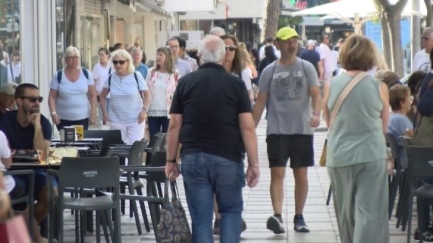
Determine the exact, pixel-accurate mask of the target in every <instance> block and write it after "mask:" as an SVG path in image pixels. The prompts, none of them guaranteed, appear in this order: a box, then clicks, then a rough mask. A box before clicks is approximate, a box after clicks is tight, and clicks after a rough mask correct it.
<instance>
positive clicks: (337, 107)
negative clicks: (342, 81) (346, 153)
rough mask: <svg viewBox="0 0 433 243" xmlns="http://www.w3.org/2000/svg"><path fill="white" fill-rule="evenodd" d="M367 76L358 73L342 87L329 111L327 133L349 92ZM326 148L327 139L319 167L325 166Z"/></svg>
mask: <svg viewBox="0 0 433 243" xmlns="http://www.w3.org/2000/svg"><path fill="white" fill-rule="evenodd" d="M367 76H368V73H366V72H360V73H358V74H357V75H356V76H355V77H353V79H352V80H351V81H350V82H349V83H348V84H347V85H346V87H344V89H343V91H341V93H340V95H339V96H338V98H337V100H336V101H335V104H334V107H332V110H331V115H330V121H329V129H328V132H329V131H331V128H332V124H334V121H335V118H336V117H337V115H338V112H339V111H340V109H341V106H342V105H343V103H344V101H345V100H346V98H347V96H348V95H349V94H350V92H351V91H352V90H353V88H355V86H356V85H357V84H359V82H361V80H363V79H364V78H365V77H367ZM327 148H328V139H326V140H325V144H324V145H323V150H322V155H321V156H320V161H319V165H320V166H326V152H327Z"/></svg>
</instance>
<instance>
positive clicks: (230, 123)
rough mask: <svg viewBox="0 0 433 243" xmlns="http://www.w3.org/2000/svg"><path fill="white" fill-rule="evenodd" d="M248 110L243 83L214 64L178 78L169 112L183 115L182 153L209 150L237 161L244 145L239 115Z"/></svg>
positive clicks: (246, 92) (206, 151) (203, 66)
mask: <svg viewBox="0 0 433 243" xmlns="http://www.w3.org/2000/svg"><path fill="white" fill-rule="evenodd" d="M247 112H251V102H250V99H249V96H248V91H247V89H246V87H245V83H244V82H243V81H242V80H241V79H240V78H238V77H236V76H234V75H232V74H230V73H228V72H227V71H226V70H225V69H224V67H223V66H221V65H218V64H213V63H207V64H204V65H201V66H200V68H199V69H198V70H197V71H196V72H193V73H190V74H188V75H186V76H184V77H183V78H181V79H180V80H179V85H178V86H177V88H176V92H175V94H174V96H173V102H172V104H171V109H170V114H182V119H183V123H182V128H181V131H180V142H181V143H182V150H181V155H182V156H183V155H186V154H190V153H200V152H203V153H209V154H213V155H216V156H220V157H223V158H226V159H229V160H232V161H235V162H240V161H241V159H242V158H243V157H244V154H245V147H244V143H243V140H242V136H241V131H240V127H239V118H238V116H239V114H241V113H247Z"/></svg>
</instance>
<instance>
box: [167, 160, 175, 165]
mask: <svg viewBox="0 0 433 243" xmlns="http://www.w3.org/2000/svg"><path fill="white" fill-rule="evenodd" d="M166 162H167V163H171V164H175V163H176V160H175V159H168V160H167V161H166Z"/></svg>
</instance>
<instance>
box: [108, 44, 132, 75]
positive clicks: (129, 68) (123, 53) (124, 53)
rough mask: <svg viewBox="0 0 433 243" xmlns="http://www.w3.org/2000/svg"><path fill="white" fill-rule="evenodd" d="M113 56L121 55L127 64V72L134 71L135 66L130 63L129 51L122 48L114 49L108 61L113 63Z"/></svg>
mask: <svg viewBox="0 0 433 243" xmlns="http://www.w3.org/2000/svg"><path fill="white" fill-rule="evenodd" d="M115 57H122V58H124V59H125V61H126V63H125V64H127V65H128V66H127V70H126V72H127V74H131V73H134V72H135V67H134V64H133V63H132V57H131V54H129V52H127V51H126V50H124V49H118V50H117V51H114V52H113V53H111V58H110V62H111V63H113V59H114V58H115Z"/></svg>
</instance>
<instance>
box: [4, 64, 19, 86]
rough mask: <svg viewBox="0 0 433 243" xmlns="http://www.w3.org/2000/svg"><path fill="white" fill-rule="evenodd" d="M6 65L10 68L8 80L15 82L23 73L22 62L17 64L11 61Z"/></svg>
mask: <svg viewBox="0 0 433 243" xmlns="http://www.w3.org/2000/svg"><path fill="white" fill-rule="evenodd" d="M11 65H12V68H11ZM6 67H7V69H8V82H9V83H13V82H15V78H17V77H19V76H20V75H21V63H17V64H13V63H9V64H8V65H6Z"/></svg>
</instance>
